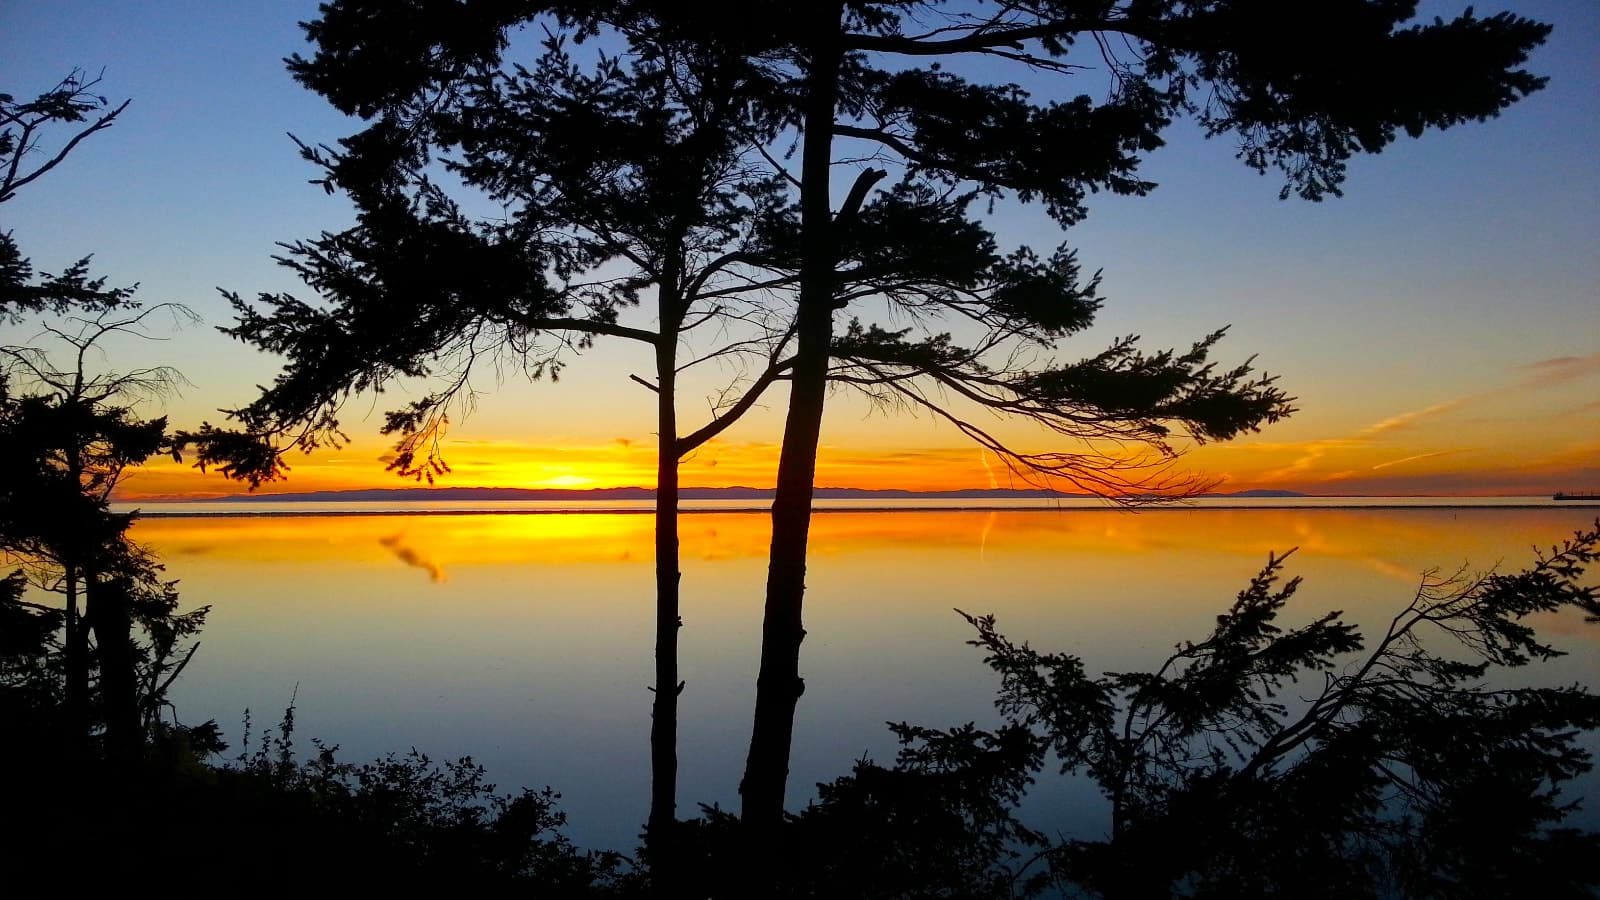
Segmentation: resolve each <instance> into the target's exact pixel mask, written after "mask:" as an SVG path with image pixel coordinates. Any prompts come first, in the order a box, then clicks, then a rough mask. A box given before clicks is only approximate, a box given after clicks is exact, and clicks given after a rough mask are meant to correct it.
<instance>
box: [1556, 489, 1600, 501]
mask: <svg viewBox="0 0 1600 900" xmlns="http://www.w3.org/2000/svg"><path fill="white" fill-rule="evenodd" d="M1551 499H1554V500H1600V494H1596V493H1594V492H1592V491H1591V492H1589V493H1587V494H1564V493H1562V492H1560V491H1556V495H1555V497H1553V498H1551Z"/></svg>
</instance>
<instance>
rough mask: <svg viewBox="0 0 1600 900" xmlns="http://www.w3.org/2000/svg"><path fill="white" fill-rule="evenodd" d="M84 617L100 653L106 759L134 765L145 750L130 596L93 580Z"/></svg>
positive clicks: (116, 586)
mask: <svg viewBox="0 0 1600 900" xmlns="http://www.w3.org/2000/svg"><path fill="white" fill-rule="evenodd" d="M86 582H87V585H86V586H87V588H88V590H87V591H86V598H87V600H88V602H87V604H86V605H85V615H84V617H85V618H86V619H88V620H89V627H90V628H92V629H94V640H95V646H96V647H97V649H98V650H99V653H100V703H101V706H102V707H103V710H104V713H105V723H106V755H107V756H108V757H109V758H110V759H112V760H113V761H116V762H124V763H125V762H131V761H133V760H135V759H137V758H138V756H139V754H140V752H141V750H142V749H143V745H144V740H143V735H142V734H141V733H140V730H139V721H140V720H139V694H138V678H137V676H136V674H135V672H134V665H133V615H132V610H131V609H130V608H129V605H128V595H127V592H126V591H125V590H124V589H123V588H122V586H121V585H119V584H117V583H116V582H108V581H105V580H102V579H100V578H96V577H93V576H90V577H89V578H87V579H86Z"/></svg>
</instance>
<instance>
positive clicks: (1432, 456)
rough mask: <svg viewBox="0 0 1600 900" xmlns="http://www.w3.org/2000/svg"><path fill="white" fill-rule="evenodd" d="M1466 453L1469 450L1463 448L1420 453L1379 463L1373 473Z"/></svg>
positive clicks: (1372, 469) (1373, 468)
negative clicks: (1391, 467) (1392, 467)
mask: <svg viewBox="0 0 1600 900" xmlns="http://www.w3.org/2000/svg"><path fill="white" fill-rule="evenodd" d="M1466 452H1467V449H1466V448H1462V449H1459V450H1436V451H1434V452H1433V453H1418V454H1416V455H1414V456H1407V457H1403V458H1401V459H1391V460H1389V461H1388V462H1381V463H1378V464H1377V465H1375V466H1373V467H1372V468H1371V471H1373V472H1376V471H1378V470H1379V469H1387V468H1389V467H1390V466H1401V465H1405V464H1406V463H1411V462H1418V461H1420V460H1424V459H1436V458H1438V457H1440V456H1453V455H1455V454H1457V453H1466Z"/></svg>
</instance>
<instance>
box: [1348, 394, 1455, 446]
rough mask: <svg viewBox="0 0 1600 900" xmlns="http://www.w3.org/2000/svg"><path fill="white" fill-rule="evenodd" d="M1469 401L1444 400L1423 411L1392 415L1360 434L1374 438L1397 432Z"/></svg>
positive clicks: (1416, 410)
mask: <svg viewBox="0 0 1600 900" xmlns="http://www.w3.org/2000/svg"><path fill="white" fill-rule="evenodd" d="M1469 399H1471V398H1470V397H1457V398H1456V399H1454V400H1446V401H1445V402H1443V403H1435V404H1434V405H1432V406H1429V407H1425V408H1423V409H1414V410H1411V411H1410V412H1403V413H1400V414H1398V415H1393V416H1390V417H1388V418H1387V419H1382V420H1380V421H1377V422H1373V423H1372V424H1371V425H1368V426H1367V427H1365V428H1363V429H1361V431H1360V434H1361V436H1363V437H1375V436H1377V435H1380V434H1386V433H1388V432H1391V431H1397V430H1399V429H1401V428H1405V427H1407V426H1409V425H1412V424H1415V423H1416V422H1417V420H1419V419H1426V418H1429V417H1430V416H1437V415H1440V414H1442V413H1447V412H1449V411H1450V410H1452V409H1455V408H1456V407H1458V406H1460V405H1461V404H1463V403H1465V402H1467V401H1468V400H1469Z"/></svg>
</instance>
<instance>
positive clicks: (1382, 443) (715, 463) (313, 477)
mask: <svg viewBox="0 0 1600 900" xmlns="http://www.w3.org/2000/svg"><path fill="white" fill-rule="evenodd" d="M1597 388H1600V354H1594V355H1591V356H1588V357H1571V358H1564V359H1555V360H1546V361H1539V362H1535V363H1532V364H1527V365H1521V366H1517V367H1513V368H1512V369H1510V370H1508V371H1506V372H1505V373H1503V377H1501V378H1500V379H1498V380H1495V379H1488V380H1487V381H1486V383H1485V384H1484V385H1483V386H1482V387H1481V389H1479V390H1475V391H1473V392H1471V393H1465V394H1459V395H1456V396H1450V397H1444V398H1441V399H1433V398H1423V402H1421V403H1419V404H1416V405H1412V406H1409V407H1402V406H1399V405H1398V404H1395V403H1385V402H1384V400H1383V398H1381V397H1379V398H1364V400H1363V401H1362V402H1360V404H1359V406H1356V404H1355V402H1354V401H1351V403H1350V405H1351V406H1354V407H1355V409H1356V410H1357V411H1356V412H1353V413H1352V412H1349V411H1345V410H1338V409H1335V410H1332V411H1330V412H1329V413H1325V414H1323V415H1311V414H1309V413H1304V412H1303V413H1301V414H1299V415H1297V416H1295V417H1292V418H1291V419H1290V420H1289V421H1287V422H1285V423H1282V424H1280V425H1277V426H1273V427H1271V428H1269V429H1267V430H1266V431H1264V432H1262V433H1261V434H1257V435H1250V436H1247V437H1245V438H1241V439H1239V440H1237V441H1234V442H1230V443H1225V444H1217V445H1208V446H1205V447H1200V448H1194V449H1193V450H1192V451H1191V452H1190V453H1188V454H1187V455H1185V456H1184V457H1183V458H1182V459H1181V460H1180V461H1179V463H1178V464H1177V465H1178V467H1180V468H1182V469H1183V470H1185V471H1189V472H1193V473H1195V474H1196V475H1197V476H1199V477H1200V478H1203V479H1206V480H1209V481H1214V482H1216V483H1217V485H1218V488H1217V489H1219V490H1246V489H1252V488H1278V489H1287V490H1296V491H1301V492H1304V493H1310V494H1365V495H1385V494H1387V495H1408V494H1422V495H1427V494H1449V495H1497V494H1498V495H1540V494H1548V493H1550V492H1552V491H1555V490H1572V489H1587V488H1592V487H1595V486H1597V485H1600V403H1596V402H1595V400H1594V397H1595V396H1596V394H1597ZM535 389H537V387H536V388H535ZM543 389H544V390H545V391H549V392H556V393H561V392H562V391H561V389H560V388H556V387H551V386H543ZM831 402H832V403H833V406H832V407H830V410H831V412H830V417H829V422H828V427H827V429H826V432H827V433H825V435H824V445H823V448H822V452H821V455H820V459H819V462H818V469H817V484H818V485H819V486H829V487H859V488H901V489H910V490H943V489H956V488H975V487H991V486H1001V487H1020V486H1026V485H1025V484H1024V482H1022V481H1021V480H1020V479H1018V478H1017V477H1015V476H1013V475H1012V474H1011V473H1009V472H1008V471H1007V470H1006V469H1005V467H1004V465H1003V464H1002V463H1001V462H1000V460H999V459H998V458H997V457H995V456H994V455H993V454H991V453H986V452H984V451H981V450H979V449H978V448H977V447H976V446H974V445H972V444H970V443H965V442H964V439H963V438H962V437H961V436H960V435H959V434H956V433H955V432H954V431H953V430H952V429H949V428H947V427H945V426H941V425H938V424H936V423H933V422H930V421H928V420H927V419H926V418H922V419H918V418H915V417H895V416H885V415H881V414H868V413H867V412H863V408H862V407H861V405H860V403H859V401H856V400H854V399H853V398H851V397H850V396H849V395H838V396H837V397H836V398H835V399H834V400H833V401H831ZM770 406H771V408H770V409H768V410H767V411H766V414H765V415H760V416H756V417H754V419H753V421H752V424H751V425H750V426H749V427H747V428H746V427H744V425H743V423H741V426H739V427H736V428H735V429H734V430H732V431H730V432H729V434H730V435H735V434H738V433H739V431H740V429H741V428H743V429H744V430H745V431H754V432H757V433H758V434H759V435H760V437H762V438H765V439H764V440H733V439H728V440H716V441H712V442H711V443H709V444H707V445H706V446H705V447H703V448H701V449H700V450H699V451H698V452H696V453H695V454H693V455H692V456H690V457H689V458H688V459H687V460H686V461H685V462H684V464H683V484H685V485H686V486H698V487H723V486H732V485H744V486H757V487H764V486H770V485H771V484H772V483H773V473H774V471H775V469H776V465H777V456H778V437H779V435H780V434H781V432H780V431H779V430H778V429H777V427H776V425H777V422H775V421H774V419H776V415H775V413H776V412H777V411H781V409H782V404H781V398H780V399H779V400H778V401H775V402H774V403H773V404H771V405H770ZM1361 409H1373V410H1377V412H1373V413H1368V414H1367V417H1366V418H1361V417H1360V412H1359V410H1361ZM640 412H641V413H642V412H643V411H642V410H641V411H640ZM628 414H629V413H628V411H626V410H623V411H618V410H616V409H607V410H606V413H605V415H604V417H603V418H602V420H601V421H600V422H599V423H598V424H599V425H600V426H604V427H607V428H614V426H615V425H617V424H619V423H621V422H624V421H626V417H627V416H628ZM505 416H506V414H505V412H504V411H501V412H499V413H496V412H495V411H493V410H491V411H489V412H487V413H485V414H484V417H483V418H482V419H478V420H475V419H472V418H469V419H468V420H467V421H466V423H465V424H463V425H461V426H459V427H458V429H457V433H456V434H454V435H451V436H449V437H447V439H446V441H445V445H444V446H445V458H446V460H447V461H448V463H449V464H450V466H451V468H452V472H451V473H450V474H449V475H447V476H446V477H445V478H444V479H443V481H442V482H441V484H444V485H450V486H497V487H524V488H579V489H586V488H603V487H623V486H650V485H653V484H654V481H655V437H654V435H652V434H648V433H646V434H643V435H640V436H637V437H631V438H630V437H615V438H611V439H597V438H595V437H593V436H592V434H591V435H585V434H583V433H581V431H569V432H568V433H564V434H552V435H550V436H548V437H545V438H543V439H541V438H540V437H539V436H538V435H531V434H530V435H516V434H515V433H514V432H515V430H516V429H514V428H510V427H508V426H507V425H506V424H505ZM635 421H643V422H647V421H648V417H647V416H642V415H641V416H639V417H637V418H635ZM987 427H992V428H993V429H994V431H995V433H997V434H999V435H1001V436H1002V437H1003V438H1004V439H1005V440H1007V441H1008V442H1010V443H1012V445H1013V446H1017V447H1019V448H1021V449H1025V450H1032V451H1038V450H1051V449H1058V450H1059V449H1070V447H1067V448H1064V447H1063V446H1062V442H1061V441H1060V440H1059V439H1055V440H1051V439H1050V437H1049V436H1047V435H1043V434H1040V433H1038V432H1036V431H1030V430H1028V429H1025V428H1023V427H1021V426H1016V425H1009V424H1007V423H1004V422H998V423H990V424H989V425H988V426H987ZM350 430H351V432H352V433H353V434H354V435H355V437H356V440H355V441H354V442H353V443H352V444H350V445H348V446H346V447H344V448H342V449H339V450H323V451H318V452H317V453H315V454H313V455H311V456H303V455H298V454H297V455H295V456H292V457H291V458H290V459H289V462H290V465H291V466H292V470H291V472H290V477H289V479H288V480H287V481H284V482H279V483H276V484H272V485H269V486H267V487H266V488H264V490H265V491H268V492H275V491H294V492H300V491H315V490H340V489H349V488H373V487H403V486H407V485H408V484H409V483H410V482H407V481H405V480H403V479H400V478H397V477H395V476H394V475H393V474H391V473H389V472H386V471H385V470H384V466H383V458H384V456H385V452H386V451H387V449H388V447H387V445H386V443H385V442H384V440H383V439H382V438H380V437H379V436H377V435H375V434H373V433H372V431H373V429H372V428H371V427H370V426H368V427H365V428H360V429H357V428H351V429H350ZM591 431H592V429H591ZM507 432H511V433H510V434H508V433H507ZM480 434H483V435H494V436H480ZM1062 487H1063V488H1064V489H1069V490H1070V489H1071V487H1070V485H1063V486H1062ZM242 490H243V488H242V487H241V486H239V485H236V484H233V483H231V482H227V481H225V480H223V479H222V478H220V477H219V476H217V475H215V474H214V473H213V474H202V473H200V472H198V471H196V470H195V469H193V468H192V467H190V466H188V465H186V464H177V463H172V462H170V461H160V462H155V463H152V464H151V465H149V466H146V467H145V468H144V469H142V470H140V471H138V472H137V473H134V474H133V475H131V476H130V477H129V478H128V479H127V480H126V482H125V484H124V486H123V489H122V491H121V496H122V497H123V498H124V499H130V500H137V499H159V498H181V497H199V496H215V495H220V494H228V493H236V492H240V491H242Z"/></svg>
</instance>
